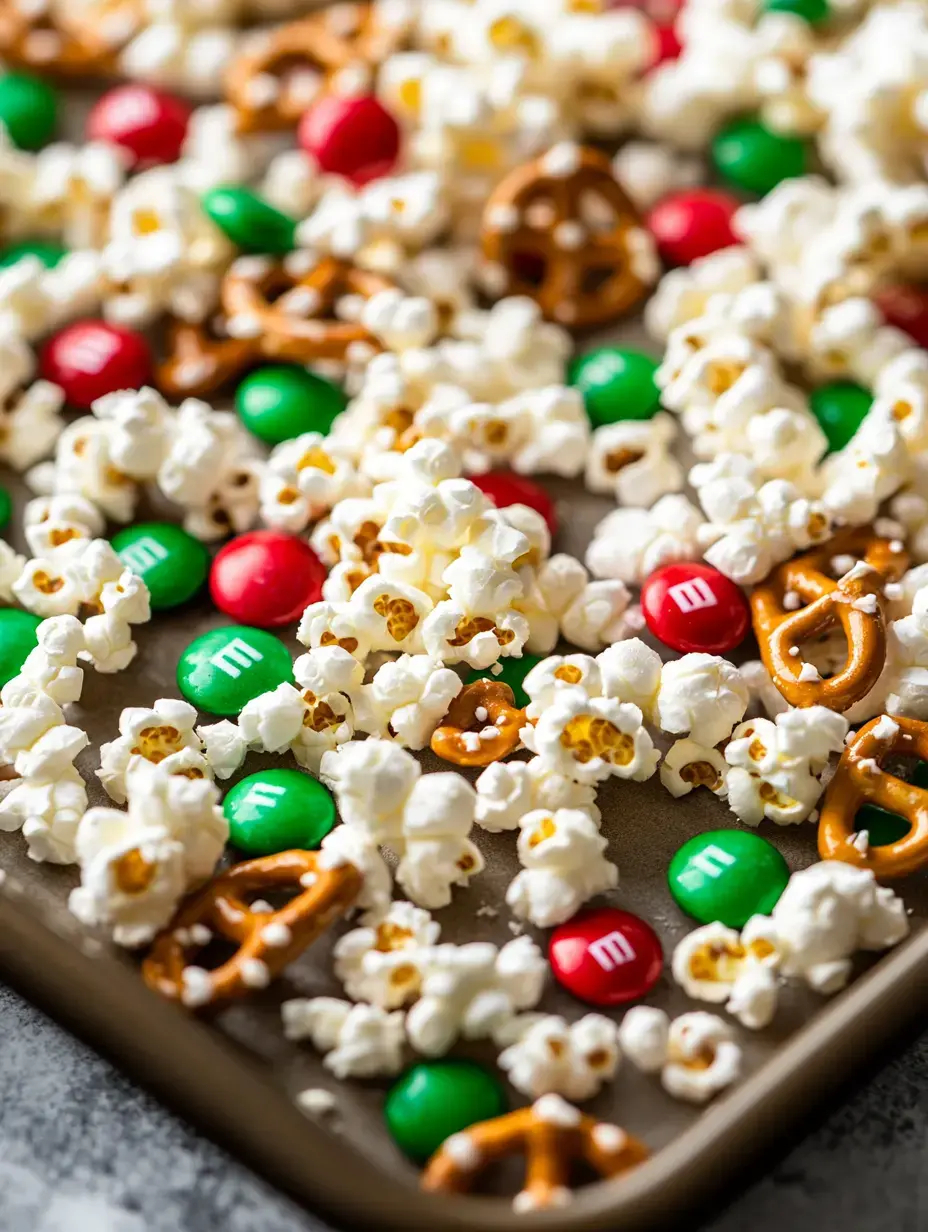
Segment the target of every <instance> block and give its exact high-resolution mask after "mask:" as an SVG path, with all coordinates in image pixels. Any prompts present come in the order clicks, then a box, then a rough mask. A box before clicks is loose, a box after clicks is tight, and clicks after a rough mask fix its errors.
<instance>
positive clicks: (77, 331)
mask: <svg viewBox="0 0 928 1232" xmlns="http://www.w3.org/2000/svg"><path fill="white" fill-rule="evenodd" d="M39 372H40V374H41V375H42V376H43V377H44V379H45V380H46V381H52V382H53V383H54V384H55V385H60V386H61V388H62V389H63V390H64V392H65V397H66V398H67V400H68V402H69V403H70V404H71V406H76V407H80V408H81V409H82V410H87V409H89V407H90V405H91V403H93V402H96V400H97V398H102V397H103V396H104V395H105V394H111V393H115V392H116V391H117V390H119V389H141V387H142V386H143V385H147V384H149V383H150V381H151V376H152V356H151V351H150V349H149V346H148V343H147V342H146V341H145V339H144V338H143V337H142V335H141V334H138V333H136V332H135V331H134V330H131V329H123V328H122V327H121V326H119V325H109V324H107V322H106V321H92V320H89V321H75V322H74V324H73V325H67V326H65V328H64V329H62V330H59V331H58V333H57V334H53V335H52V337H51V338H49V340H48V342H46V343H45V346H44V347H43V348H42V351H41V353H40V355H39Z"/></svg>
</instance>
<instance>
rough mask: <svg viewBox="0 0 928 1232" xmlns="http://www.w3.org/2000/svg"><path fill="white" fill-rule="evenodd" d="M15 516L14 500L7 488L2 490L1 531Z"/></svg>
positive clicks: (0, 495)
mask: <svg viewBox="0 0 928 1232" xmlns="http://www.w3.org/2000/svg"><path fill="white" fill-rule="evenodd" d="M12 516H13V499H12V497H11V496H10V494H9V492H8V491H7V490H6V488H0V530H3V528H4V526H6V524H7V523H8V522H9V520H10V518H11V517H12Z"/></svg>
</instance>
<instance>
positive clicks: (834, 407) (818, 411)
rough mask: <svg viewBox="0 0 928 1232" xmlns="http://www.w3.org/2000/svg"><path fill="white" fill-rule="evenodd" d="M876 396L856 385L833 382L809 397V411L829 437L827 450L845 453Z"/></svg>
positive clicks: (848, 382) (850, 382) (815, 390)
mask: <svg viewBox="0 0 928 1232" xmlns="http://www.w3.org/2000/svg"><path fill="white" fill-rule="evenodd" d="M872 405H873V395H872V394H871V393H870V392H869V390H866V389H864V388H863V386H862V385H855V383H854V382H853V381H832V382H831V383H830V384H828V385H820V386H819V388H818V389H813V390H812V392H811V393H810V394H809V409H810V410H811V411H812V414H813V415H814V416H815V418H816V419H817V420H818V422H819V426H820V427H821V429H822V431H823V432H824V433H825V435H826V436H827V437H828V448H829V449H830V450H831V451H832V452H834V450H836V449H843V448H844V446H845V445H846V444H847V443H848V442H849V441H850V439H851V437H852V436H853V435H854V433H855V432H856V431H857V429H858V428H859V427H860V425H861V424H862V423H863V420H864V417H865V416H866V414H867V412H868V411H869V410H870V407H871V406H872Z"/></svg>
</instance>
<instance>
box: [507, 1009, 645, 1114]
mask: <svg viewBox="0 0 928 1232" xmlns="http://www.w3.org/2000/svg"><path fill="white" fill-rule="evenodd" d="M518 1025H519V1023H518V1020H517V1021H516V1023H515V1024H514V1026H515V1027H516V1028H517V1027H518ZM620 1060H621V1053H620V1051H619V1044H618V1029H617V1027H616V1025H615V1023H614V1022H613V1021H612V1020H611V1019H610V1018H606V1017H605V1015H603V1014H586V1015H584V1017H583V1018H580V1019H578V1020H577V1021H576V1022H573V1023H568V1022H567V1021H566V1020H565V1019H563V1018H559V1017H558V1016H557V1015H556V1014H550V1015H544V1016H542V1017H541V1018H537V1019H530V1020H529V1022H528V1024H527V1026H526V1029H525V1032H524V1034H522V1035H521V1036H520V1037H519V1038H518V1039H517V1040H516V1042H515V1043H513V1044H510V1046H509V1047H508V1048H506V1049H505V1051H503V1052H502V1053H500V1055H499V1058H498V1061H497V1063H498V1065H499V1067H500V1069H501V1070H503V1072H504V1073H505V1074H506V1075H507V1077H508V1078H509V1081H510V1082H511V1083H512V1085H513V1086H514V1087H515V1089H516V1090H517V1091H519V1092H521V1093H522V1094H523V1095H528V1096H529V1097H530V1098H531V1099H540V1098H541V1097H542V1096H544V1095H563V1096H564V1097H565V1098H567V1099H569V1100H571V1101H573V1102H579V1101H582V1100H585V1099H592V1097H593V1096H594V1095H596V1094H597V1093H598V1092H599V1090H600V1088H601V1087H602V1086H603V1084H604V1083H606V1082H610V1081H611V1080H612V1079H613V1078H614V1077H615V1073H616V1070H617V1069H618V1067H619V1062H620Z"/></svg>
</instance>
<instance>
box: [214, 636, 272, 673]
mask: <svg viewBox="0 0 928 1232" xmlns="http://www.w3.org/2000/svg"><path fill="white" fill-rule="evenodd" d="M263 658H264V655H263V654H261V653H260V651H258V650H255V648H254V646H249V645H248V643H247V642H246V641H243V640H242V638H240V637H234V638H233V639H232V641H231V642H229V643H228V644H227V645H225V646H223V648H222V650H217V651H216V653H215V654H214V655H213V657H212V658H211V659H210V663H212V665H213V667H218V668H219V670H220V671H221V672H225V674H226V675H227V676H231V677H232V679H233V680H237V679H238V678H239V676H241V674H242V671H243V670H244V669H245V668H249V667H251V666H252V665H253V664H254V663H260V662H261V660H262V659H263ZM240 669H241V670H240Z"/></svg>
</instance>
